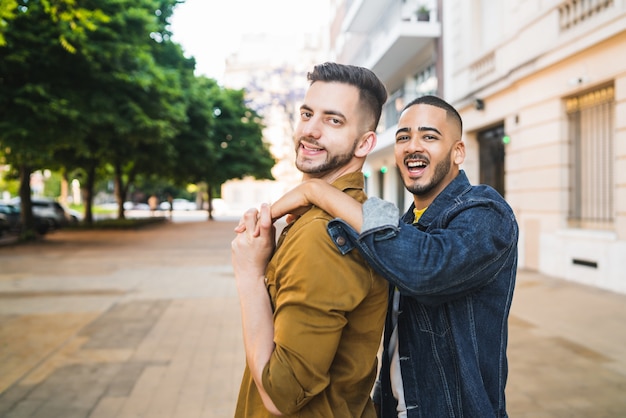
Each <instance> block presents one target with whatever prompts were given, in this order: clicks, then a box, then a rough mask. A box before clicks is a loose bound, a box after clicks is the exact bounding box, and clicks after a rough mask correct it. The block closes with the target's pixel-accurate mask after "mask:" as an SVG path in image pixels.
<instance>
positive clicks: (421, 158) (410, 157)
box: [404, 154, 430, 164]
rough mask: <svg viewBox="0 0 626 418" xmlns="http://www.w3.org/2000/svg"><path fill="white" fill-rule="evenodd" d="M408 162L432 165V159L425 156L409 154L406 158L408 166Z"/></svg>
mask: <svg viewBox="0 0 626 418" xmlns="http://www.w3.org/2000/svg"><path fill="white" fill-rule="evenodd" d="M407 160H423V161H426V162H427V163H428V164H430V159H429V158H428V157H427V156H426V155H424V154H409V155H407V156H405V157H404V163H405V164H406V162H407Z"/></svg>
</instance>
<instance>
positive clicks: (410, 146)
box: [404, 135, 424, 154]
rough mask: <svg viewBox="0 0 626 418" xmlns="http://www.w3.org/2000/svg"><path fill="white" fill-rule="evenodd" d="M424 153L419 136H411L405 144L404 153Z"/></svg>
mask: <svg viewBox="0 0 626 418" xmlns="http://www.w3.org/2000/svg"><path fill="white" fill-rule="evenodd" d="M422 151H424V144H423V142H422V140H421V138H420V136H419V135H412V136H411V139H410V140H409V141H407V142H406V143H405V148H404V152H405V153H407V154H413V153H419V152H422Z"/></svg>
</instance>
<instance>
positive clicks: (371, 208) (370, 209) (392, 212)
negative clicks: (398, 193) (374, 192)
mask: <svg viewBox="0 0 626 418" xmlns="http://www.w3.org/2000/svg"><path fill="white" fill-rule="evenodd" d="M362 210H363V226H362V227H361V233H362V234H366V233H368V232H372V231H378V230H381V229H385V228H388V227H396V228H397V226H398V224H399V222H400V211H399V210H398V208H397V207H396V205H394V204H393V203H391V202H387V201H385V200H382V199H379V198H377V197H370V198H369V199H367V200H366V201H365V203H363V209H362Z"/></svg>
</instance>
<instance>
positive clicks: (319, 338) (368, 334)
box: [235, 173, 388, 418]
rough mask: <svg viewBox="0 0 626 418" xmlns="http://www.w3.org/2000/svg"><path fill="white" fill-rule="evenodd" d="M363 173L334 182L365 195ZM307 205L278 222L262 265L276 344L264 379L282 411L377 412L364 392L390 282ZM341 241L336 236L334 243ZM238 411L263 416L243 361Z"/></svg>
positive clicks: (293, 413) (365, 414)
mask: <svg viewBox="0 0 626 418" xmlns="http://www.w3.org/2000/svg"><path fill="white" fill-rule="evenodd" d="M363 184H364V181H363V175H362V173H352V174H348V175H345V176H343V177H341V178H339V179H337V180H336V181H335V183H334V184H333V185H334V186H335V187H337V188H338V189H340V190H343V191H344V192H345V193H348V194H349V195H350V196H352V197H354V198H355V199H357V200H359V201H361V202H363V201H364V200H365V199H366V196H365V193H364V192H363ZM331 219H332V218H331V216H330V215H329V214H328V213H326V212H324V211H322V210H321V209H319V208H317V207H313V208H311V209H310V210H309V211H308V212H306V213H305V214H304V215H302V216H301V217H300V218H299V219H298V220H297V221H296V222H294V223H293V224H291V225H289V226H288V227H286V228H285V230H283V233H282V234H281V237H280V238H279V241H278V244H277V248H276V251H275V253H274V256H273V257H272V259H271V260H270V263H269V265H268V268H267V272H266V275H267V288H268V292H269V295H270V298H271V301H272V305H273V308H274V342H275V344H276V348H275V350H274V353H273V354H272V356H271V358H270V361H269V362H268V364H267V366H266V367H265V370H264V373H263V386H264V388H265V390H266V391H267V392H268V394H269V396H270V397H271V398H272V401H273V402H274V404H275V405H276V406H277V407H278V409H279V410H281V411H282V412H283V413H284V414H286V415H288V416H297V417H316V418H319V417H375V416H376V414H375V412H374V408H373V404H372V402H371V400H370V392H371V389H372V385H373V383H374V380H375V377H376V369H377V359H376V354H377V352H378V348H379V345H380V341H381V334H382V329H383V326H384V318H385V314H386V310H387V298H388V285H387V282H386V281H385V280H384V279H383V278H381V277H380V276H379V275H377V274H376V273H375V272H374V271H373V270H372V269H371V268H370V267H369V266H368V265H367V263H366V262H365V261H364V259H363V258H362V257H361V255H360V254H359V252H358V251H351V252H349V253H348V254H346V255H342V254H341V252H340V251H339V250H338V249H337V246H336V244H335V243H334V242H333V241H332V240H331V238H330V236H329V235H328V233H327V231H326V226H327V224H328V222H329V221H330V220H331ZM339 245H341V243H339ZM235 416H236V417H252V416H254V417H269V416H271V415H270V414H269V413H268V412H267V411H266V410H265V408H264V407H263V403H262V401H261V399H260V396H259V394H258V391H257V389H256V386H255V384H254V382H253V381H252V378H251V376H250V374H249V370H248V368H247V367H246V371H245V375H244V380H243V382H242V386H241V390H240V395H239V400H238V403H237V412H236V414H235Z"/></svg>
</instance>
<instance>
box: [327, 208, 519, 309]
mask: <svg viewBox="0 0 626 418" xmlns="http://www.w3.org/2000/svg"><path fill="white" fill-rule="evenodd" d="M389 205H391V206H394V205H393V204H392V203H389V202H385V201H383V200H381V199H377V198H374V197H372V198H370V199H368V200H367V201H366V202H365V203H364V205H363V228H362V232H361V234H360V235H359V234H357V233H356V232H355V231H354V230H353V229H352V228H351V227H350V226H349V225H347V224H346V223H345V222H343V221H341V220H340V219H335V220H333V221H331V222H330V224H329V233H331V235H332V234H335V235H336V234H340V235H341V234H344V235H345V240H346V241H348V240H349V241H350V243H351V244H352V245H354V246H356V247H357V248H358V249H359V251H360V252H361V253H362V254H363V256H364V257H365V259H366V260H367V261H368V263H370V265H371V266H372V267H373V268H374V269H375V270H377V271H378V272H379V273H380V274H381V275H382V276H383V277H385V278H386V279H387V280H388V281H389V282H390V283H392V284H393V285H395V286H397V287H398V288H399V289H400V291H401V292H402V293H403V294H405V295H408V296H411V297H414V298H416V299H418V300H420V301H421V302H422V303H425V304H433V305H434V304H439V303H443V302H445V301H447V300H451V299H454V298H457V297H461V296H464V295H466V294H467V293H469V292H471V291H473V290H475V289H477V288H480V287H482V286H484V285H486V284H487V283H489V282H490V281H491V280H493V279H495V277H496V275H497V272H498V271H499V270H500V269H502V268H503V267H504V266H505V265H506V263H508V262H510V260H511V259H512V258H511V253H512V252H513V251H515V250H516V248H517V224H516V223H515V220H514V218H513V215H512V213H511V212H510V210H509V209H508V207H507V206H506V205H504V204H501V203H500V202H496V201H493V200H489V199H482V200H481V199H475V200H468V201H463V202H456V203H455V205H456V206H454V207H453V208H450V209H448V210H447V212H446V213H442V214H441V215H438V216H437V222H436V224H433V225H431V226H429V228H428V231H421V230H420V229H418V228H417V227H416V226H413V225H410V224H406V223H404V222H402V221H400V219H399V216H398V215H397V210H396V212H395V213H394V211H393V209H391V208H389V207H387V206H389ZM394 207H395V206H394ZM335 240H336V238H335Z"/></svg>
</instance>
